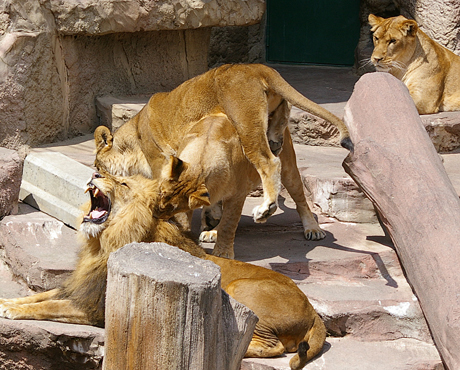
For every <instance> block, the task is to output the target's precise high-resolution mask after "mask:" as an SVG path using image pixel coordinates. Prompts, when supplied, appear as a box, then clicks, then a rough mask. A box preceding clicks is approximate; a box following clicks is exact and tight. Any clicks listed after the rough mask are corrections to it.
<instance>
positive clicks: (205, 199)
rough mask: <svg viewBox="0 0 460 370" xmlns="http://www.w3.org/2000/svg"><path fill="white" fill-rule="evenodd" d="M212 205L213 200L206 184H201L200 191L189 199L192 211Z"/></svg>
mask: <svg viewBox="0 0 460 370" xmlns="http://www.w3.org/2000/svg"><path fill="white" fill-rule="evenodd" d="M210 205H211V200H210V198H209V191H208V188H207V187H206V186H205V185H204V184H201V185H200V186H199V187H198V189H197V190H196V191H195V192H193V194H192V195H190V197H189V198H188V206H189V208H190V209H196V208H200V207H202V206H210Z"/></svg>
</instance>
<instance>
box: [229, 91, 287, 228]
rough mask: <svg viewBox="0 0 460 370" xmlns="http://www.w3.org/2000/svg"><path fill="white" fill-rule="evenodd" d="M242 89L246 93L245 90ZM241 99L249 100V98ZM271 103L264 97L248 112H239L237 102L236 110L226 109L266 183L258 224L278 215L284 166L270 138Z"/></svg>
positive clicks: (255, 212)
mask: <svg viewBox="0 0 460 370" xmlns="http://www.w3.org/2000/svg"><path fill="white" fill-rule="evenodd" d="M241 89H242V90H244V87H241ZM264 95H265V94H261V96H264ZM241 99H242V101H245V97H241ZM267 104H268V103H267V99H266V98H261V99H254V100H253V101H251V104H250V105H249V106H247V107H246V108H247V109H241V108H238V109H236V108H235V107H234V105H235V103H234V102H231V103H228V105H232V108H230V107H227V108H228V109H227V108H226V112H227V114H228V117H229V118H230V120H231V121H232V123H233V125H234V126H235V129H236V131H237V133H238V136H239V138H240V142H241V146H242V148H243V151H244V155H245V156H246V158H247V159H248V160H249V162H251V163H252V164H253V165H254V167H255V169H256V170H257V172H258V174H259V176H260V179H261V180H262V187H263V189H264V201H263V203H262V204H261V205H259V206H257V207H255V208H254V209H253V211H252V214H253V218H254V221H255V222H258V223H263V222H265V221H267V219H268V218H269V217H270V216H271V215H273V213H275V211H276V209H277V207H278V194H279V192H280V190H281V163H280V160H279V158H278V157H276V156H275V155H273V153H272V151H271V149H270V145H269V142H268V138H267V129H268V119H269V118H268V108H267ZM226 105H227V104H226ZM245 105H246V104H245ZM261 107H265V108H261Z"/></svg>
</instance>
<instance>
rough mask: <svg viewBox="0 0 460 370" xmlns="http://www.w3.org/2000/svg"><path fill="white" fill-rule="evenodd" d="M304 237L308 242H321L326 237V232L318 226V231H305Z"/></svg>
mask: <svg viewBox="0 0 460 370" xmlns="http://www.w3.org/2000/svg"><path fill="white" fill-rule="evenodd" d="M304 235H305V239H307V240H321V239H324V238H325V237H326V232H325V231H324V230H322V229H321V228H320V227H319V226H318V228H316V229H307V230H304Z"/></svg>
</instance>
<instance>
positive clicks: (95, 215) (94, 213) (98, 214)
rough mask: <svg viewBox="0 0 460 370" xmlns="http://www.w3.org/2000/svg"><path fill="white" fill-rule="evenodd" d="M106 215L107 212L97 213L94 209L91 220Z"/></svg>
mask: <svg viewBox="0 0 460 370" xmlns="http://www.w3.org/2000/svg"><path fill="white" fill-rule="evenodd" d="M106 213H107V211H105V210H101V211H99V210H97V209H95V210H94V211H92V212H91V218H92V219H95V218H101V217H102V216H104V215H105V214H106Z"/></svg>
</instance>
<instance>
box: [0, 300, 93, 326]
mask: <svg viewBox="0 0 460 370" xmlns="http://www.w3.org/2000/svg"><path fill="white" fill-rule="evenodd" d="M0 316H1V317H5V318H8V319H12V320H51V321H59V322H66V323H74V324H87V325H92V324H93V323H92V322H91V321H90V320H89V319H88V316H87V314H86V313H85V312H84V311H82V310H79V309H78V308H76V307H75V306H74V305H73V304H72V302H71V301H70V300H68V299H62V300H60V299H52V300H46V301H41V302H36V303H24V304H14V303H10V304H8V305H3V304H2V305H0Z"/></svg>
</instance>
